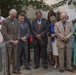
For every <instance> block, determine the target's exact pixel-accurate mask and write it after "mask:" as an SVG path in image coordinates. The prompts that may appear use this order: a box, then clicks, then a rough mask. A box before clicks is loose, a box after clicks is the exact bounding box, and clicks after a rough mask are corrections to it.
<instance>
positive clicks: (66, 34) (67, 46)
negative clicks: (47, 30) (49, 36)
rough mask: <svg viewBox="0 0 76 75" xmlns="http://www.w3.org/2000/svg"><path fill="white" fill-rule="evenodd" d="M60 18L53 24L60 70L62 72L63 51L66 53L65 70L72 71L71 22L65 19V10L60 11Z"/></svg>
mask: <svg viewBox="0 0 76 75" xmlns="http://www.w3.org/2000/svg"><path fill="white" fill-rule="evenodd" d="M60 19H61V20H60V21H59V22H57V23H56V25H55V33H56V36H57V47H58V52H59V66H60V72H64V52H65V54H66V64H67V70H68V71H70V72H74V70H73V68H72V66H71V53H72V51H71V50H72V35H73V31H74V29H73V24H72V22H70V21H67V14H66V13H65V12H63V13H61V15H60Z"/></svg>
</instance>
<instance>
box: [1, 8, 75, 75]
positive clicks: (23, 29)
mask: <svg viewBox="0 0 76 75" xmlns="http://www.w3.org/2000/svg"><path fill="white" fill-rule="evenodd" d="M16 16H17V11H16V10H15V9H11V10H10V11H9V14H8V17H7V18H5V19H3V20H2V21H1V33H2V35H3V41H10V42H9V43H8V44H7V45H6V72H7V75H9V70H10V66H9V64H10V63H11V61H12V72H13V73H16V74H21V71H20V67H21V65H22V63H23V64H24V67H25V69H26V70H31V68H30V65H29V64H30V63H29V60H30V58H29V57H30V47H29V45H30V44H29V37H30V33H31V34H32V37H33V42H32V43H33V47H34V64H35V67H34V69H38V68H39V67H40V58H41V61H42V65H43V68H44V69H48V66H47V65H48V60H47V59H48V58H47V56H48V55H47V45H48V37H49V39H50V41H49V42H51V43H50V45H49V46H50V47H52V51H51V53H50V54H53V58H52V59H53V60H54V68H57V67H58V66H59V71H60V72H61V73H63V72H64V71H65V68H66V69H67V70H68V71H70V72H74V69H73V67H72V65H71V64H72V61H71V54H72V36H73V34H74V38H75V44H76V24H75V25H74V27H73V24H72V22H71V21H68V19H67V16H68V15H67V13H65V12H62V13H61V14H60V21H57V18H56V15H55V13H52V12H51V13H50V12H49V13H48V20H47V19H45V18H43V17H42V12H41V11H36V13H35V16H36V18H35V19H34V20H33V21H32V23H30V20H29V19H28V18H26V13H25V12H24V11H21V12H20V13H19V14H18V19H16ZM75 44H74V45H75ZM75 49H76V48H74V51H75V52H74V57H75V56H76V50H75ZM65 55H66V63H65V64H66V65H67V66H65V65H64V62H65V58H64V57H65ZM22 61H23V62H22ZM58 62H59V63H58ZM74 65H76V58H74Z"/></svg>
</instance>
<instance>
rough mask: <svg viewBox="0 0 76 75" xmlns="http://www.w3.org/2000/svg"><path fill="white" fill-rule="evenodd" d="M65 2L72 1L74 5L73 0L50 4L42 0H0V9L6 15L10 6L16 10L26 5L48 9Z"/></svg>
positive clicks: (75, 3) (75, 2)
mask: <svg viewBox="0 0 76 75" xmlns="http://www.w3.org/2000/svg"><path fill="white" fill-rule="evenodd" d="M66 3H67V4H69V5H70V4H71V3H73V5H76V1H75V0H63V1H60V2H58V3H57V4H54V5H51V6H49V5H48V4H46V3H45V2H44V1H43V0H0V9H1V10H2V15H3V16H4V17H6V16H7V15H8V12H9V10H10V9H12V8H15V9H16V10H17V11H18V12H20V11H21V10H22V9H23V8H25V9H28V7H33V8H34V9H40V10H43V11H48V10H52V9H54V8H58V7H59V6H62V5H65V4H66Z"/></svg>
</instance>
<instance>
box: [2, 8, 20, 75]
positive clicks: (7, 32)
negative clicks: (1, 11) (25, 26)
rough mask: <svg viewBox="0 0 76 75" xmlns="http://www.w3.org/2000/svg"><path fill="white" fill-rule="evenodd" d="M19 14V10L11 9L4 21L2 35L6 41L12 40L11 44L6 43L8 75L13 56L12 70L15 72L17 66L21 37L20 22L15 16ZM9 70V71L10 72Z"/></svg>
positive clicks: (8, 74)
mask: <svg viewBox="0 0 76 75" xmlns="http://www.w3.org/2000/svg"><path fill="white" fill-rule="evenodd" d="M16 15H17V11H16V10H15V9H11V10H10V12H9V16H8V17H7V18H5V19H4V20H3V21H2V28H1V30H2V35H3V38H4V41H10V43H9V44H7V45H6V71H7V74H6V75H10V61H11V56H12V72H13V73H14V72H15V67H16V62H17V61H16V58H17V57H16V55H17V43H18V39H19V27H18V25H19V22H18V20H17V19H16V18H15V17H16ZM8 71H9V72H8Z"/></svg>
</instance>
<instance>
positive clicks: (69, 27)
mask: <svg viewBox="0 0 76 75" xmlns="http://www.w3.org/2000/svg"><path fill="white" fill-rule="evenodd" d="M73 32H74V28H73V24H72V22H70V21H67V22H66V28H65V31H64V28H63V25H62V22H61V21H59V22H57V23H56V25H55V33H56V36H57V46H58V47H59V48H64V47H65V44H66V47H67V48H71V47H72V35H73ZM64 36H66V37H67V38H68V42H67V43H65V42H64V41H63V40H62V39H63V37H64Z"/></svg>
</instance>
